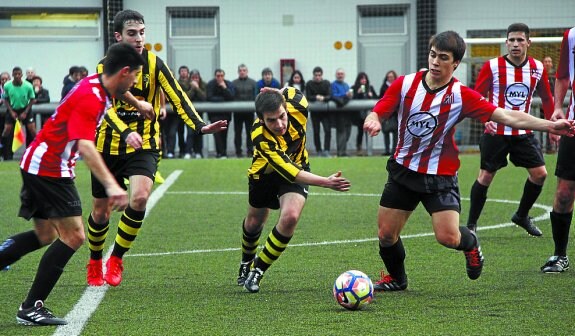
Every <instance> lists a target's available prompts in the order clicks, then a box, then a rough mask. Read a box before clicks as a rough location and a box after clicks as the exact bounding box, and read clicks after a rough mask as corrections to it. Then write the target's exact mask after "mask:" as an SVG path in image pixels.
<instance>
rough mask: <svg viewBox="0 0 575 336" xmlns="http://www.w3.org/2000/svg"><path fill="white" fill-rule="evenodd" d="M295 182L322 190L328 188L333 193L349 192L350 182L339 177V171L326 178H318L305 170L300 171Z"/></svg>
mask: <svg viewBox="0 0 575 336" xmlns="http://www.w3.org/2000/svg"><path fill="white" fill-rule="evenodd" d="M295 182H297V183H303V184H309V185H313V186H318V187H322V188H329V189H332V190H335V191H349V188H351V182H349V180H348V179H346V178H345V177H343V176H341V171H338V172H337V173H335V174H332V175H330V176H328V177H324V176H319V175H316V174H313V173H310V172H307V171H305V170H300V171H299V173H298V174H297V175H296V177H295Z"/></svg>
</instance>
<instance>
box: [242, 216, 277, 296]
mask: <svg viewBox="0 0 575 336" xmlns="http://www.w3.org/2000/svg"><path fill="white" fill-rule="evenodd" d="M268 216H269V209H268V208H254V207H253V206H251V205H249V206H248V215H247V216H246V218H244V220H243V222H242V261H241V262H240V268H239V271H238V279H237V283H238V286H243V285H244V283H245V281H246V278H247V277H248V273H249V272H250V268H251V265H252V262H253V260H254V258H255V256H256V250H257V248H258V245H259V243H260V237H261V234H262V229H263V227H264V224H265V222H266V221H267V219H268Z"/></svg>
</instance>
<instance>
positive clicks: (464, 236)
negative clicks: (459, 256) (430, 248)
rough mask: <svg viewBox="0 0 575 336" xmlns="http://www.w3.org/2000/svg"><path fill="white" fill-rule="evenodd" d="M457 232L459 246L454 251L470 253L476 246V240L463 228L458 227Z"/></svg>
mask: <svg viewBox="0 0 575 336" xmlns="http://www.w3.org/2000/svg"><path fill="white" fill-rule="evenodd" d="M459 232H461V239H460V240H459V246H457V247H456V248H455V249H456V250H458V251H471V250H472V249H473V248H474V247H475V245H476V244H477V238H476V237H475V236H474V235H473V234H472V233H471V231H470V230H469V229H468V228H467V227H465V226H460V227H459Z"/></svg>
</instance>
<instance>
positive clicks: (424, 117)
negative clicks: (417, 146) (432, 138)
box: [406, 111, 437, 138]
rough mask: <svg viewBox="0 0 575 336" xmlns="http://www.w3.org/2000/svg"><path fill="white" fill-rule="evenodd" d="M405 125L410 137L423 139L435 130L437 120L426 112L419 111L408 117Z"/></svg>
mask: <svg viewBox="0 0 575 336" xmlns="http://www.w3.org/2000/svg"><path fill="white" fill-rule="evenodd" d="M406 125H407V131H408V132H409V133H410V134H411V135H413V136H414V137H418V138H423V137H424V136H426V135H429V134H430V133H432V132H433V131H434V130H435V129H436V128H437V118H436V117H435V116H434V115H433V114H431V113H429V112H427V111H421V112H419V113H414V114H412V115H410V116H409V118H408V119H407V124H406Z"/></svg>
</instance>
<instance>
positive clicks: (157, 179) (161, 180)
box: [154, 170, 165, 184]
mask: <svg viewBox="0 0 575 336" xmlns="http://www.w3.org/2000/svg"><path fill="white" fill-rule="evenodd" d="M154 182H155V183H157V184H162V183H164V182H165V180H164V178H163V177H162V174H160V171H159V170H158V171H157V172H156V175H154Z"/></svg>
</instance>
